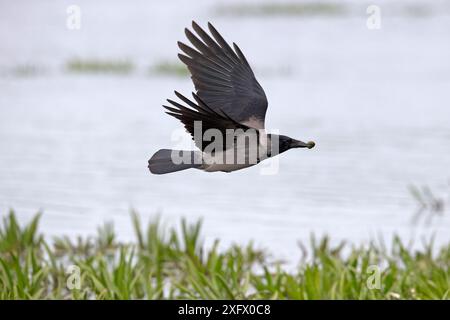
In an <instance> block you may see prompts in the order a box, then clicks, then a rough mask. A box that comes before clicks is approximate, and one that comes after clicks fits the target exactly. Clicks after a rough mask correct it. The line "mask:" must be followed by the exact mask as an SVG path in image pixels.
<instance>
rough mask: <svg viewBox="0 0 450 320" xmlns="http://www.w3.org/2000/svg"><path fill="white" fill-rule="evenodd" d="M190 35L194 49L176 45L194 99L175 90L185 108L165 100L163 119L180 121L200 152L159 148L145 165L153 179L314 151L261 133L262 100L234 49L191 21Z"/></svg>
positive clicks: (306, 145) (235, 167)
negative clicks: (165, 116)
mask: <svg viewBox="0 0 450 320" xmlns="http://www.w3.org/2000/svg"><path fill="white" fill-rule="evenodd" d="M192 28H193V30H194V31H195V32H196V33H197V36H196V35H194V34H193V33H192V32H191V31H189V29H187V28H186V29H185V34H186V37H187V38H188V40H189V41H190V42H191V44H192V45H193V47H194V48H195V49H194V48H192V47H189V46H187V45H186V44H184V43H182V42H178V47H179V48H180V49H181V51H182V52H183V53H184V54H178V57H179V58H180V60H181V61H182V62H183V63H184V64H186V66H187V68H188V69H189V71H190V73H191V75H192V77H191V78H192V81H193V82H194V86H195V89H196V91H197V92H196V93H192V96H193V100H190V99H188V98H186V97H185V96H183V95H181V94H180V93H178V92H177V91H175V95H176V96H177V97H178V98H179V99H180V100H181V101H182V102H183V103H184V105H183V104H181V103H178V102H175V101H173V100H170V99H167V101H168V102H169V103H170V104H171V106H163V107H164V108H166V110H167V112H166V113H167V114H169V115H171V116H173V117H175V118H177V119H179V120H180V121H181V122H182V123H183V124H184V127H185V128H186V130H187V131H188V132H189V133H190V134H191V135H192V138H193V140H194V142H195V145H196V146H197V147H198V148H199V149H200V150H201V151H183V150H170V149H161V150H159V151H157V152H156V153H155V154H154V155H153V156H152V157H151V159H150V160H149V161H148V168H149V169H150V171H151V172H152V173H154V174H164V173H170V172H175V171H180V170H185V169H189V168H196V169H200V170H203V171H209V172H212V171H224V172H231V171H236V170H239V169H242V168H246V167H250V166H252V165H255V164H257V163H259V162H260V161H262V160H264V159H267V158H269V157H273V156H276V155H278V154H280V153H282V152H284V151H286V150H289V149H291V148H308V149H311V148H313V147H314V145H315V143H314V142H312V141H310V142H308V143H305V142H302V141H299V140H295V139H292V138H290V137H287V136H283V135H275V134H266V133H265V131H264V120H265V115H266V110H267V98H266V95H265V93H264V90H263V89H262V87H261V86H260V84H259V83H258V81H257V80H256V78H255V75H254V74H253V71H252V69H251V67H250V65H249V63H248V62H247V59H246V58H245V57H244V54H243V53H242V51H241V50H240V49H239V47H238V46H237V45H236V44H235V43H233V48H234V50H233V49H232V48H231V47H230V46H229V45H228V43H227V42H226V41H225V40H224V39H223V38H222V36H221V35H220V34H219V32H217V30H216V29H215V28H214V27H213V25H212V24H211V23H208V28H209V31H210V33H211V35H212V37H211V36H210V35H208V34H207V33H206V32H205V31H204V30H203V29H202V28H201V27H200V26H199V25H198V24H197V23H195V22H194V21H193V22H192Z"/></svg>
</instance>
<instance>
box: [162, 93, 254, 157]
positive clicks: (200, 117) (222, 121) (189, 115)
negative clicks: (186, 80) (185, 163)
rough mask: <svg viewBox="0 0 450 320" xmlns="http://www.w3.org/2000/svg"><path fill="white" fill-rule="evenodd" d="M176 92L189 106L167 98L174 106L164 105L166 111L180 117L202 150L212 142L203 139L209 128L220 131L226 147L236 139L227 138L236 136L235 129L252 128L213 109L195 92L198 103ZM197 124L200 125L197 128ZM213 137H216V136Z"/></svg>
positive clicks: (244, 129)
mask: <svg viewBox="0 0 450 320" xmlns="http://www.w3.org/2000/svg"><path fill="white" fill-rule="evenodd" d="M175 94H176V96H177V97H178V98H179V99H180V100H182V101H183V102H184V103H185V104H186V105H188V106H189V108H188V107H186V106H183V105H182V104H180V103H178V102H175V101H173V100H171V99H167V101H168V102H169V103H170V104H171V105H172V106H163V107H164V108H166V109H167V110H168V111H167V112H166V113H167V114H169V115H171V116H173V117H175V118H177V119H179V120H180V121H181V122H182V123H183V124H184V127H185V128H186V130H187V131H188V132H189V133H190V134H191V136H192V139H193V140H194V142H195V145H196V146H197V147H198V148H200V149H201V150H202V151H203V150H204V149H205V147H206V146H207V145H208V144H210V143H211V142H212V141H205V140H204V139H203V138H204V134H205V132H206V131H207V130H209V129H215V130H218V132H220V136H221V138H222V139H223V141H222V146H223V147H224V149H226V148H227V142H231V143H233V141H234V140H233V138H231V139H230V138H228V140H227V136H228V135H232V136H234V133H235V130H237V129H242V130H243V131H246V130H248V129H250V128H249V127H248V126H246V125H243V124H240V123H238V122H236V121H234V120H233V119H231V118H230V117H229V116H228V115H226V114H225V113H223V112H222V111H220V110H217V111H216V110H213V109H212V108H210V107H209V106H208V105H207V104H206V103H205V102H204V101H203V100H202V99H201V98H200V97H199V96H198V95H196V94H195V93H192V96H193V97H194V99H195V101H196V102H197V103H194V102H193V101H191V100H189V99H188V98H186V97H185V96H183V95H182V94H181V93H179V92H177V91H175ZM195 125H198V126H199V127H198V129H197V130H196V128H195ZM200 126H201V127H200ZM229 129H231V130H229ZM252 130H253V129H252ZM211 133H214V132H211ZM213 138H214V139H215V136H214V137H213Z"/></svg>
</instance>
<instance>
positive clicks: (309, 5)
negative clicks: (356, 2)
mask: <svg viewBox="0 0 450 320" xmlns="http://www.w3.org/2000/svg"><path fill="white" fill-rule="evenodd" d="M216 13H217V14H219V15H232V16H319V15H322V16H337V15H344V14H346V13H347V7H346V4H345V3H341V2H285V3H282V2H281V3H275V2H273V3H272V2H265V3H264V2H263V3H247V4H240V3H236V4H227V5H220V6H218V7H216Z"/></svg>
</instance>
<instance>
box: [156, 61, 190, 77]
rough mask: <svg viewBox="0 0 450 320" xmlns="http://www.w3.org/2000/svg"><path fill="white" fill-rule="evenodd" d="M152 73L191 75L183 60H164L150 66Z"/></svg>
mask: <svg viewBox="0 0 450 320" xmlns="http://www.w3.org/2000/svg"><path fill="white" fill-rule="evenodd" d="M149 73H150V74H151V75H167V76H178V77H184V76H188V75H189V70H188V68H187V67H186V66H185V65H184V64H182V63H181V62H169V61H162V62H158V63H156V64H154V65H153V66H151V67H150V69H149Z"/></svg>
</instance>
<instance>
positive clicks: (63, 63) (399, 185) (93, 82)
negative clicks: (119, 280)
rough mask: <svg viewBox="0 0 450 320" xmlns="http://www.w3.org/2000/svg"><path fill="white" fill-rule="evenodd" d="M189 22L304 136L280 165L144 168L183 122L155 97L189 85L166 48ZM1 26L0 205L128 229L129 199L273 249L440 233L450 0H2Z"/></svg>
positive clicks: (172, 218) (71, 230)
mask: <svg viewBox="0 0 450 320" xmlns="http://www.w3.org/2000/svg"><path fill="white" fill-rule="evenodd" d="M72 5H75V6H76V7H71V6H72ZM369 5H377V6H378V7H379V9H380V10H381V15H380V17H381V20H380V27H381V28H380V29H370V28H368V26H367V19H368V18H369V17H370V14H368V13H367V12H366V10H367V8H368V6H369ZM74 8H75V11H74ZM78 9H79V13H80V14H81V15H80V20H79V22H80V25H79V26H80V28H79V29H77V28H73V14H74V13H75V14H76V11H77V10H78ZM192 20H196V21H197V22H198V23H199V24H200V25H202V26H206V22H207V21H211V22H212V23H213V24H214V25H215V27H216V28H217V29H218V30H219V31H220V32H221V33H222V35H223V36H224V37H225V39H226V40H227V41H228V42H233V41H234V42H236V43H237V44H238V45H239V46H240V48H241V49H242V50H243V52H244V54H245V55H246V57H247V59H248V60H249V62H250V64H251V65H252V67H253V69H254V71H255V74H256V76H257V79H258V80H259V82H260V83H261V85H262V86H263V88H264V89H265V92H266V95H267V97H268V100H269V109H268V113H267V118H266V126H267V127H268V128H270V129H280V130H281V132H282V133H284V134H287V135H290V136H293V137H297V138H300V139H301V140H305V141H308V140H314V141H315V142H316V144H317V145H316V148H315V149H313V150H311V151H304V150H301V151H298V150H297V151H291V152H288V153H286V154H283V155H282V156H281V157H280V159H279V161H280V169H279V172H278V173H277V174H275V175H261V170H260V168H259V166H255V167H252V168H249V169H246V170H244V171H238V172H234V173H231V174H226V173H213V174H206V173H203V172H200V171H196V170H188V171H184V172H179V173H176V174H172V175H165V176H155V175H151V174H150V173H149V172H148V169H147V160H148V159H149V157H150V156H151V155H152V154H153V153H154V152H155V151H156V150H158V149H159V148H163V147H171V146H174V144H175V143H176V141H173V134H174V132H175V133H176V132H180V130H181V132H182V131H183V130H182V127H181V125H180V124H179V123H178V122H177V121H176V120H174V119H172V118H171V117H169V116H167V115H165V114H164V113H163V109H162V107H161V105H162V104H163V103H164V101H165V99H166V98H171V97H173V90H174V89H177V90H179V91H180V92H182V93H185V94H188V93H189V92H191V91H192V90H193V85H192V83H191V81H190V78H189V75H188V73H187V70H186V69H185V68H184V66H183V65H182V64H181V62H179V61H178V59H177V56H176V54H177V53H178V51H179V50H178V47H177V44H176V42H177V41H178V40H181V41H186V39H185V36H184V32H183V29H184V28H185V27H190V24H191V21H192ZM0 39H1V41H0V215H2V216H5V215H6V214H7V213H8V210H9V209H11V208H12V209H14V210H15V211H16V213H17V215H18V216H19V218H20V219H21V221H22V222H25V221H28V220H29V219H30V218H31V217H32V216H33V215H34V214H35V213H36V212H37V211H38V210H40V211H42V212H43V217H42V224H41V227H42V229H43V231H44V232H45V234H46V235H48V236H49V237H51V236H53V235H69V236H71V237H74V236H76V235H88V234H92V233H94V232H95V230H96V227H97V226H98V225H100V224H102V223H104V222H106V221H113V222H114V224H115V227H116V231H117V233H118V236H119V238H121V239H124V240H132V237H133V236H132V227H131V222H130V215H129V212H130V209H135V210H136V211H137V212H138V213H139V214H140V215H141V216H142V217H143V219H144V220H148V219H150V218H151V217H154V216H155V215H157V214H160V215H161V217H162V219H163V221H166V222H167V223H168V224H172V223H178V221H179V218H180V217H186V218H188V219H189V220H194V219H197V218H203V221H204V230H203V231H204V234H205V236H206V240H207V241H211V240H212V239H215V238H219V239H220V240H221V242H222V243H223V244H229V243H231V242H238V243H246V242H247V241H249V240H253V241H254V242H255V243H256V244H257V245H259V246H261V247H266V248H268V249H270V250H271V251H272V252H274V253H275V254H276V255H277V256H278V257H280V258H286V259H294V258H296V257H297V256H299V255H300V251H299V250H298V248H297V241H298V240H301V241H305V240H306V241H307V240H308V239H309V237H310V234H311V233H314V234H317V235H322V234H329V235H330V236H331V237H332V239H335V240H342V239H345V240H348V241H350V242H353V243H367V242H368V241H369V240H370V239H374V238H379V237H381V238H390V237H391V236H392V235H393V234H398V235H400V236H401V237H402V238H403V239H404V240H406V241H407V240H415V241H419V242H420V239H422V238H429V237H431V236H432V235H434V236H435V237H436V242H440V243H442V242H448V241H449V240H450V236H449V235H450V232H449V231H450V216H449V212H448V211H449V210H448V206H450V184H449V183H450V172H449V165H450V59H449V57H450V41H449V40H450V2H449V1H432V2H431V1H425V0H423V1H418V0H417V1H395V3H393V2H392V1H375V2H366V1H356V0H354V1H350V0H347V1H326V0H324V1H320V2H316V1H314V2H313V1H310V2H308V1H289V2H286V1H276V0H265V1H263V2H261V1H204V0H201V1H194V2H192V1H191V2H186V1H144V0H138V1H133V2H132V3H131V2H126V1H113V0H107V1H106V0H97V1H87V0H86V1H77V0H75V1H56V0H54V1H50V0H41V1H24V0H15V1H14V2H10V1H6V0H0ZM186 139H187V140H189V136H188V135H187V134H186Z"/></svg>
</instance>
